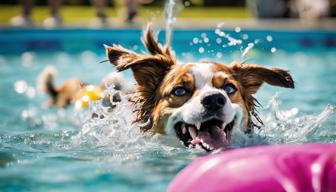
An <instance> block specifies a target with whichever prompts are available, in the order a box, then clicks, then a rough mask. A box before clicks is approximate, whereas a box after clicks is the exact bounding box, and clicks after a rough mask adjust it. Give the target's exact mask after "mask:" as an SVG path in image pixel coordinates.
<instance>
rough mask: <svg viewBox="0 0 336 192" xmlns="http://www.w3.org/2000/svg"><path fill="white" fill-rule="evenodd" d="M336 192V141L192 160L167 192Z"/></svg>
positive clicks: (235, 152) (269, 147)
mask: <svg viewBox="0 0 336 192" xmlns="http://www.w3.org/2000/svg"><path fill="white" fill-rule="evenodd" d="M185 191H190V192H191V191H192V192H197V191H200V192H208V191H238V192H241V191H248V192H253V191H265V192H266V191H267V192H269V191H272V192H278V191H282V192H283V191H288V192H325V191H328V192H336V144H306V145H275V146H261V147H250V148H243V149H235V150H231V151H226V152H224V153H222V154H217V155H209V156H207V157H204V158H201V159H198V160H196V161H194V162H192V163H191V164H190V165H189V166H187V167H186V168H185V169H183V170H182V171H181V172H180V173H179V174H178V175H177V176H176V177H175V179H174V180H173V181H172V183H171V184H170V186H169V188H168V192H185Z"/></svg>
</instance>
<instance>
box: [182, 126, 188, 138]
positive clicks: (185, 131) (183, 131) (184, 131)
mask: <svg viewBox="0 0 336 192" xmlns="http://www.w3.org/2000/svg"><path fill="white" fill-rule="evenodd" d="M182 133H183V135H184V134H186V133H187V128H186V127H185V125H184V124H183V125H182Z"/></svg>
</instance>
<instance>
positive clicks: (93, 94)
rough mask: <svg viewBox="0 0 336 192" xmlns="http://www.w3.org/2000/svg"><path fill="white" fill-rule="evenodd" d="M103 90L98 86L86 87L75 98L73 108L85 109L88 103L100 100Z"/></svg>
mask: <svg viewBox="0 0 336 192" xmlns="http://www.w3.org/2000/svg"><path fill="white" fill-rule="evenodd" d="M102 94H103V90H102V89H101V87H99V86H94V85H87V86H85V87H84V88H83V89H82V90H80V92H79V93H78V95H77V96H76V102H75V108H76V109H81V108H86V107H87V106H88V105H89V102H91V101H96V100H99V99H101V98H102Z"/></svg>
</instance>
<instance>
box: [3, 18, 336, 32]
mask: <svg viewBox="0 0 336 192" xmlns="http://www.w3.org/2000/svg"><path fill="white" fill-rule="evenodd" d="M148 22H152V23H154V26H156V27H161V28H162V27H164V22H163V21H162V20H153V21H148V20H143V19H141V18H137V19H136V20H135V22H134V23H132V24H128V23H125V22H123V21H122V20H120V19H117V18H109V19H108V23H107V24H106V25H104V26H100V25H92V22H91V24H89V23H90V22H88V21H87V19H83V20H77V22H76V23H67V24H66V25H64V26H62V27H63V28H78V27H80V28H95V29H97V28H111V29H114V28H126V29H128V28H140V29H141V28H143V27H144V26H145V25H146V24H147V23H148ZM219 23H222V24H223V25H222V26H223V27H224V28H236V27H240V28H242V29H273V30H318V29H322V30H331V31H335V30H336V19H335V18H331V19H320V20H302V19H255V18H249V19H227V18H226V19H221V18H211V19H205V18H192V19H190V18H188V19H186V18H177V21H176V22H175V23H174V28H176V29H204V28H215V27H216V26H217V25H218V24H219ZM36 27H39V28H40V27H42V26H39V25H38V26H36ZM1 28H12V26H10V25H8V24H0V29H1Z"/></svg>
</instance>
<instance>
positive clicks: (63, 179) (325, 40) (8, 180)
mask: <svg viewBox="0 0 336 192" xmlns="http://www.w3.org/2000/svg"><path fill="white" fill-rule="evenodd" d="M214 31H215V29H213V30H212V29H211V30H210V29H207V30H184V31H183V30H178V31H176V32H174V36H173V42H172V45H173V47H174V49H175V50H176V54H177V57H178V59H179V60H181V61H198V60H216V61H220V62H225V63H229V62H231V61H233V60H247V62H250V63H257V64H261V65H265V66H276V67H281V68H284V69H287V70H289V71H290V72H291V74H292V76H293V77H294V80H295V82H296V88H295V89H294V90H289V89H282V88H275V87H271V86H268V85H265V86H263V88H262V89H261V90H260V91H259V92H258V93H257V95H256V97H257V98H258V100H259V102H260V103H261V104H262V105H263V107H262V108H259V113H260V116H261V118H262V119H263V120H264V123H265V126H264V127H263V128H262V129H261V130H256V131H255V133H254V134H253V135H252V136H251V138H249V140H248V141H247V142H246V141H244V142H240V141H237V143H235V145H236V146H245V145H258V144H281V143H310V142H322V143H336V121H335V113H334V111H335V105H336V98H335V97H334V96H335V95H336V89H335V88H334V87H335V84H336V77H335V74H336V64H335V61H336V39H335V37H336V32H333V31H252V30H249V31H244V30H242V31H241V32H239V33H236V32H234V31H232V30H228V31H226V32H227V33H229V34H230V35H231V36H232V37H235V38H237V39H238V38H239V39H242V40H243V42H242V44H241V45H236V46H228V45H227V40H226V39H225V38H222V39H221V40H217V39H218V38H219V37H218V36H217V35H216V34H215V32H214ZM204 34H205V35H204ZM139 35H140V31H139V30H84V29H64V30H41V29H35V30H25V29H19V30H17V29H14V30H13V29H2V30H0V77H1V81H0V98H1V99H0V191H43V192H44V191H164V190H165V189H166V188H167V186H168V184H169V182H170V181H171V180H172V178H173V177H174V176H175V175H176V173H177V172H178V171H179V170H181V169H182V168H183V167H185V166H186V165H187V164H188V163H190V162H191V161H192V160H193V159H195V158H197V157H199V156H202V155H205V153H204V152H203V151H198V150H189V149H185V148H183V147H176V146H171V145H168V144H166V143H165V138H164V137H161V136H157V135H155V136H152V137H151V136H148V135H142V134H140V132H139V130H138V129H137V127H136V126H134V125H132V124H131V121H132V117H133V114H132V112H131V111H130V106H129V104H128V103H126V102H122V103H121V104H119V105H118V110H116V112H115V113H113V114H110V115H109V116H108V118H107V119H104V120H97V119H95V120H92V119H90V118H89V114H90V113H89V112H90V111H91V112H92V111H95V112H102V107H101V106H100V105H99V104H97V103H93V104H91V106H90V108H89V109H87V111H82V112H75V111H74V109H73V108H68V109H66V110H56V109H45V108H43V107H42V105H43V102H45V101H46V100H47V99H48V98H47V96H46V95H43V94H41V93H39V92H37V90H36V78H37V75H38V74H39V73H40V72H41V71H42V70H43V68H44V67H45V66H46V65H54V66H55V67H56V68H57V70H58V76H57V83H58V84H60V83H61V82H62V81H63V80H64V79H66V78H69V77H73V76H77V77H80V78H81V79H83V80H84V81H86V82H90V83H98V82H100V80H101V78H102V77H103V76H104V75H105V74H107V73H108V72H110V71H113V70H114V69H113V67H112V66H111V65H110V64H108V63H99V62H100V61H103V60H105V59H106V58H105V56H104V50H103V47H102V44H103V43H105V44H111V43H120V44H122V45H124V46H125V47H127V48H130V49H133V50H134V51H139V52H141V50H143V47H142V46H141V45H140V40H139ZM246 35H247V36H246ZM163 36H164V35H163V34H160V39H162V38H163ZM243 37H244V38H243ZM246 37H247V38H246ZM195 38H197V39H198V40H195ZM206 39H208V40H206ZM200 40H201V41H202V42H200ZM256 40H257V41H256ZM251 42H254V43H256V45H255V46H254V47H253V48H252V49H251V50H249V51H248V52H247V54H246V56H244V57H242V53H243V52H244V49H245V48H246V47H247V46H248V43H251ZM223 46H224V47H223ZM124 75H125V76H127V77H128V79H129V81H132V80H131V77H130V73H129V72H126V73H125V74H124ZM110 91H113V90H110Z"/></svg>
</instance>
